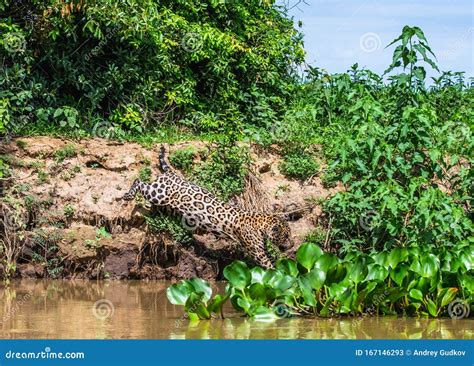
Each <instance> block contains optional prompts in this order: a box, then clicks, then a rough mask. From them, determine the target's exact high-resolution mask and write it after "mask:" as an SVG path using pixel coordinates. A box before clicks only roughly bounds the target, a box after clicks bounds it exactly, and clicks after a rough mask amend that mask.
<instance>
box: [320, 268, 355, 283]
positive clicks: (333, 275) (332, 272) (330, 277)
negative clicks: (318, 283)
mask: <svg viewBox="0 0 474 366" xmlns="http://www.w3.org/2000/svg"><path fill="white" fill-rule="evenodd" d="M348 267H350V264H349V263H344V264H343V263H338V264H337V265H335V266H333V267H331V268H330V269H329V271H327V273H326V285H331V284H332V283H338V282H341V281H342V280H343V279H344V277H346V274H347V273H348V272H347V271H348V269H347V268H348Z"/></svg>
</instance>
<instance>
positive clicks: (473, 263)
mask: <svg viewBox="0 0 474 366" xmlns="http://www.w3.org/2000/svg"><path fill="white" fill-rule="evenodd" d="M459 259H460V261H461V263H462V264H463V265H464V268H465V270H466V271H472V270H473V269H474V252H473V249H472V248H466V250H464V252H462V253H461V255H460V256H459Z"/></svg>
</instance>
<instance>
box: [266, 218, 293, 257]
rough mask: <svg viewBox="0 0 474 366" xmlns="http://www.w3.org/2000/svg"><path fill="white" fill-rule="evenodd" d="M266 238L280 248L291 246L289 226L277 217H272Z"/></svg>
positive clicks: (284, 248)
mask: <svg viewBox="0 0 474 366" xmlns="http://www.w3.org/2000/svg"><path fill="white" fill-rule="evenodd" d="M268 239H270V241H271V242H272V243H273V244H275V245H276V246H278V248H280V249H281V250H287V249H289V248H291V247H292V246H293V242H292V241H291V230H290V226H289V225H288V223H287V222H286V221H284V220H282V219H281V218H279V217H272V223H271V229H270V233H269V236H268Z"/></svg>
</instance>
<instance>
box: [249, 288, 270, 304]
mask: <svg viewBox="0 0 474 366" xmlns="http://www.w3.org/2000/svg"><path fill="white" fill-rule="evenodd" d="M247 292H248V295H249V297H250V298H251V299H252V301H256V302H258V303H259V304H261V305H263V304H265V302H266V301H267V293H268V291H267V288H266V287H265V285H262V284H261V283H254V284H252V285H250V287H249V288H248V290H247Z"/></svg>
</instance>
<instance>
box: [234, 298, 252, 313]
mask: <svg viewBox="0 0 474 366" xmlns="http://www.w3.org/2000/svg"><path fill="white" fill-rule="evenodd" d="M237 305H239V307H240V308H241V309H242V310H244V311H245V312H246V313H248V312H249V310H250V307H251V306H252V304H251V303H250V301H248V300H247V299H246V298H243V297H237Z"/></svg>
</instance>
